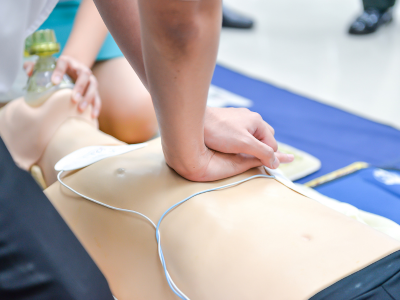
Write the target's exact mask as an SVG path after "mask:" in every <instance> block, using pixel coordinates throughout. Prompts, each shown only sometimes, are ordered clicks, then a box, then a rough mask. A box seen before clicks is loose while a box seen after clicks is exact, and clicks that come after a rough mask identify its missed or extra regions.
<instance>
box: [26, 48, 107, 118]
mask: <svg viewBox="0 0 400 300" xmlns="http://www.w3.org/2000/svg"><path fill="white" fill-rule="evenodd" d="M34 66H35V63H34V62H33V61H27V62H25V63H24V69H25V72H26V74H27V75H28V76H29V77H30V76H32V74H33V69H34ZM64 74H67V75H69V76H70V77H71V78H72V79H73V80H74V81H75V86H74V88H73V96H72V101H74V102H75V103H76V102H79V106H78V109H79V110H80V111H84V110H85V109H86V107H87V106H88V105H93V110H92V112H93V113H92V116H93V118H97V117H98V116H99V113H100V109H101V100H100V96H99V94H98V90H97V80H96V77H94V75H93V74H92V71H91V70H90V69H89V68H88V67H86V66H85V65H84V64H82V63H80V62H78V61H77V60H76V59H74V58H72V57H69V56H65V55H63V56H61V57H60V58H59V59H58V60H57V63H56V67H55V69H54V71H53V74H52V77H51V80H52V82H53V84H54V85H58V84H60V82H61V80H62V78H63V76H64Z"/></svg>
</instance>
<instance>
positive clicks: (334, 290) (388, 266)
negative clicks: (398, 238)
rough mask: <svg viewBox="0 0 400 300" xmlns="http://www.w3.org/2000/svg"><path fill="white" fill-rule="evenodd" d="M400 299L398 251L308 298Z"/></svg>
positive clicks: (343, 299) (399, 257) (399, 256)
mask: <svg viewBox="0 0 400 300" xmlns="http://www.w3.org/2000/svg"><path fill="white" fill-rule="evenodd" d="M339 299H340V300H400V251H397V252H395V253H393V254H391V255H389V256H386V257H384V258H382V259H381V260H379V261H377V262H375V263H373V264H372V265H369V266H368V267H366V268H364V269H362V270H360V271H358V272H356V273H354V274H351V275H350V276H347V277H346V278H344V279H342V280H340V281H338V282H336V283H334V284H333V285H331V286H330V287H328V288H326V289H325V290H323V291H321V292H319V293H318V294H316V295H315V296H313V297H311V298H310V300H339Z"/></svg>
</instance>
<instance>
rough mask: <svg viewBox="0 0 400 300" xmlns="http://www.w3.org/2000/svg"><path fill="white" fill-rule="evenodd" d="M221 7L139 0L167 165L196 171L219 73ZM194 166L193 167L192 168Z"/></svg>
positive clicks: (174, 0) (210, 1)
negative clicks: (210, 98)
mask: <svg viewBox="0 0 400 300" xmlns="http://www.w3.org/2000/svg"><path fill="white" fill-rule="evenodd" d="M220 5H221V3H219V1H215V0H205V1H181V0H172V1H165V0H139V8H140V14H141V16H142V19H141V22H142V36H143V41H142V43H143V50H144V53H145V56H144V62H145V66H146V71H147V79H148V82H149V88H150V91H151V95H152V97H153V102H154V105H155V108H156V113H157V116H158V121H159V124H160V131H161V136H162V139H163V149H164V152H165V153H166V159H167V161H168V162H169V163H170V164H172V165H174V166H175V165H176V166H182V167H183V168H185V169H186V170H180V171H181V172H183V173H185V172H191V171H195V170H188V168H195V165H196V159H197V158H198V157H200V156H201V154H202V152H204V151H205V150H206V149H205V145H204V114H205V108H206V101H207V93H208V88H209V85H210V82H211V77H212V73H213V71H214V67H215V61H216V56H217V49H218V41H219V32H220V27H221V10H220V9H221V7H220ZM188 163H189V165H188Z"/></svg>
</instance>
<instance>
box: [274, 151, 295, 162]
mask: <svg viewBox="0 0 400 300" xmlns="http://www.w3.org/2000/svg"><path fill="white" fill-rule="evenodd" d="M275 156H276V157H277V158H278V159H279V161H280V163H283V164H287V163H291V162H292V161H293V160H294V155H293V154H286V153H282V152H279V151H278V152H275Z"/></svg>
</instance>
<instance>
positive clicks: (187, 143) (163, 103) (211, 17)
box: [95, 0, 291, 181]
mask: <svg viewBox="0 0 400 300" xmlns="http://www.w3.org/2000/svg"><path fill="white" fill-rule="evenodd" d="M95 2H96V5H97V7H98V9H99V11H100V14H101V15H102V17H103V20H104V21H105V23H106V25H107V27H108V28H109V30H110V32H111V33H112V34H113V36H114V38H115V40H116V41H117V43H118V44H119V46H120V48H121V50H122V51H123V52H124V55H125V57H126V58H127V59H128V61H129V62H130V64H131V65H132V66H133V67H134V68H135V71H136V73H137V74H138V75H139V77H140V78H141V80H142V81H143V83H144V84H145V86H147V88H148V89H149V91H150V93H151V95H152V98H153V103H154V106H155V110H156V114H157V119H158V122H159V125H160V131H161V137H162V141H163V150H164V154H165V158H166V161H167V163H168V164H169V165H170V166H171V167H172V168H173V169H175V170H176V171H177V172H178V173H179V174H181V175H182V176H184V177H186V178H188V179H190V180H195V181H208V180H216V179H220V178H224V177H228V176H232V175H235V174H238V173H241V172H244V171H245V170H247V169H249V168H252V167H255V166H259V165H261V164H262V163H264V164H266V165H267V166H269V167H277V166H278V165H279V160H278V159H276V157H275V154H274V151H276V142H275V140H274V139H273V132H272V131H271V130H269V127H267V126H266V125H265V124H264V122H259V120H257V122H259V124H260V125H259V126H262V127H263V128H264V129H265V128H266V130H258V132H263V133H265V134H266V135H267V136H268V137H269V139H268V138H264V137H261V138H256V137H254V135H252V133H251V132H250V131H246V133H247V134H248V135H247V136H246V137H245V138H246V139H247V140H246V141H242V140H241V139H243V140H244V137H243V135H237V134H236V132H237V131H235V130H234V128H232V127H229V126H228V130H227V131H226V132H225V133H226V134H222V136H223V137H224V138H226V139H230V140H234V142H233V143H236V144H239V145H243V146H245V147H241V146H239V147H237V149H235V150H229V149H228V150H227V151H226V150H225V151H224V152H230V153H247V154H251V155H250V156H249V155H243V154H225V153H221V152H216V151H213V150H210V149H209V148H207V147H206V145H205V140H207V139H208V140H209V138H206V139H205V137H204V134H205V131H204V120H205V115H206V101H207V93H208V87H209V85H210V83H211V77H212V73H213V70H214V66H215V62H216V56H217V50H218V42H219V33H220V28H221V16H222V7H221V6H222V3H221V1H220V0H200V1H182V0H167V1H165V0H139V1H138V2H136V1H132V0H115V1H109V0H95ZM142 51H143V53H142ZM207 114H208V112H207ZM244 117H249V115H246V113H244ZM239 121H240V120H239ZM255 122H256V121H255ZM228 123H229V122H228ZM236 123H237V122H236ZM213 124H217V122H213ZM257 127H258V126H256V128H257ZM230 128H231V129H232V130H229V129H230ZM221 129H225V128H221V127H220V128H216V127H214V128H208V130H207V131H206V134H211V135H213V134H214V133H216V132H218V133H219V134H220V132H219V131H220V130H221ZM256 131H257V130H256ZM249 136H251V138H252V139H253V140H257V142H259V140H272V144H271V145H270V146H271V147H270V146H268V145H266V144H263V143H261V144H263V147H264V149H267V151H258V153H257V151H253V150H255V149H253V148H254V147H257V148H258V147H259V146H260V144H256V143H251V142H250V143H249V140H250V138H249ZM242 142H243V143H242ZM249 144H251V145H250V147H249ZM214 145H217V143H214ZM249 148H252V149H251V150H252V151H249ZM214 149H215V150H217V151H223V150H220V149H219V148H218V147H214ZM241 150H243V151H241ZM260 152H262V153H261V155H257V154H260ZM256 153H257V154H256ZM253 155H257V157H258V158H255V157H254V156H253ZM282 158H283V160H284V161H285V159H286V161H290V159H291V158H288V157H285V156H282ZM287 158H288V159H287ZM260 159H261V161H262V163H261V161H260Z"/></svg>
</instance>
